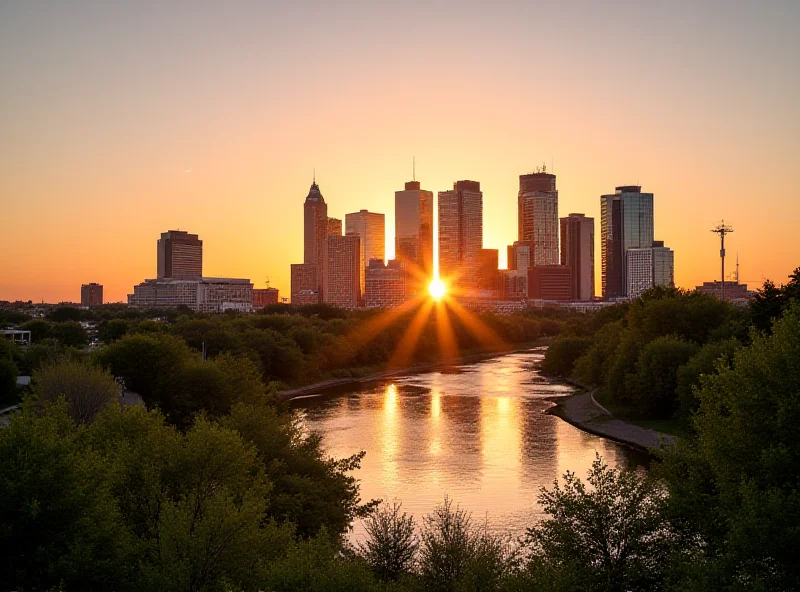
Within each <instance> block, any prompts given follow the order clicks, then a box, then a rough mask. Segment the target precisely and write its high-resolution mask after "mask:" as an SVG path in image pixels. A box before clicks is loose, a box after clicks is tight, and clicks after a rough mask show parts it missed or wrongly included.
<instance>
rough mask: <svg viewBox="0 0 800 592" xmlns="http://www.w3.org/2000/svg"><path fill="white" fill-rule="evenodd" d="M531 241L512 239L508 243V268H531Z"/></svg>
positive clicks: (525, 269) (523, 269)
mask: <svg viewBox="0 0 800 592" xmlns="http://www.w3.org/2000/svg"><path fill="white" fill-rule="evenodd" d="M531 252H532V247H531V243H529V242H528V241H514V244H513V245H508V268H509V269H516V270H519V271H527V270H529V269H530V268H531Z"/></svg>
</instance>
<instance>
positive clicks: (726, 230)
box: [711, 220, 738, 301]
mask: <svg viewBox="0 0 800 592" xmlns="http://www.w3.org/2000/svg"><path fill="white" fill-rule="evenodd" d="M711 232H715V233H717V234H718V235H719V241H720V249H719V256H720V259H722V300H723V301H724V300H725V235H726V234H730V233H731V232H733V226H730V225H726V224H725V220H722V221H721V222H720V223H719V224H717V225H716V226H715V227H714V228H712V229H711ZM737 260H738V255H737ZM737 281H738V280H737Z"/></svg>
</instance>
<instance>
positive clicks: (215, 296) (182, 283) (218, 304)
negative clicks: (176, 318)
mask: <svg viewBox="0 0 800 592" xmlns="http://www.w3.org/2000/svg"><path fill="white" fill-rule="evenodd" d="M128 306H133V307H136V308H177V307H179V306H186V307H188V308H190V309H191V310H193V311H194V312H206V313H217V312H224V311H225V310H239V311H242V312H250V311H251V310H252V306H253V284H252V283H251V282H250V280H247V279H234V278H210V277H204V278H198V279H170V278H163V279H157V280H145V281H143V282H142V283H141V284H139V285H138V286H134V287H133V294H128Z"/></svg>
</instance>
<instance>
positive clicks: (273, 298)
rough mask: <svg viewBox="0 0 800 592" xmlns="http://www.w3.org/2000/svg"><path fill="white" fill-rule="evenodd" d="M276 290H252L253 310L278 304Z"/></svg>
mask: <svg viewBox="0 0 800 592" xmlns="http://www.w3.org/2000/svg"><path fill="white" fill-rule="evenodd" d="M278 301H279V298H278V289H277V288H253V308H254V309H261V308H264V307H265V306H269V305H270V304H278Z"/></svg>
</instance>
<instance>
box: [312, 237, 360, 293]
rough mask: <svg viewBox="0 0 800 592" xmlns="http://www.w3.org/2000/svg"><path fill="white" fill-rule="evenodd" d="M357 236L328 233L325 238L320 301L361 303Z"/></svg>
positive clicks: (358, 242) (358, 240)
mask: <svg viewBox="0 0 800 592" xmlns="http://www.w3.org/2000/svg"><path fill="white" fill-rule="evenodd" d="M362 275H363V271H361V239H360V238H359V237H358V235H355V234H348V235H345V236H336V235H331V236H329V237H328V238H327V240H326V241H325V248H324V256H323V271H322V277H323V287H322V301H323V302H324V303H325V304H330V305H331V306H337V307H339V308H358V307H359V306H360V305H361V283H360V279H361V276H362Z"/></svg>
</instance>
